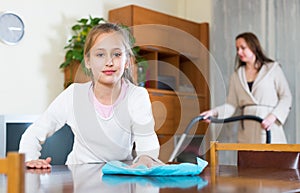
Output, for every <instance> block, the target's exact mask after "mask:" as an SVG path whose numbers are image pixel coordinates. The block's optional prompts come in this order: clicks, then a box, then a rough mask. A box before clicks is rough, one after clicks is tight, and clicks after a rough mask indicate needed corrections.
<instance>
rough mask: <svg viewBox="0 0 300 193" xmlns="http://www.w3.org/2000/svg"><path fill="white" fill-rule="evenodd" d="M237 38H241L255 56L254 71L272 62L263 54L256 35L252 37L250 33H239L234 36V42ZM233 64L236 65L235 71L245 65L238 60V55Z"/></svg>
mask: <svg viewBox="0 0 300 193" xmlns="http://www.w3.org/2000/svg"><path fill="white" fill-rule="evenodd" d="M239 38H243V39H244V40H245V42H246V43H247V45H248V47H249V49H250V50H251V51H252V52H253V53H254V54H255V56H256V61H255V64H256V65H255V68H256V69H258V70H260V69H261V67H262V65H264V64H265V63H268V62H274V60H272V59H270V58H268V57H267V56H266V55H265V54H264V52H263V49H262V47H261V45H260V42H259V40H258V38H257V37H256V35H254V34H253V33H251V32H245V33H241V34H239V35H238V36H236V38H235V40H237V39H239ZM235 63H236V69H238V68H239V67H241V66H244V65H246V63H245V62H242V61H241V60H240V58H239V57H238V54H236V57H235Z"/></svg>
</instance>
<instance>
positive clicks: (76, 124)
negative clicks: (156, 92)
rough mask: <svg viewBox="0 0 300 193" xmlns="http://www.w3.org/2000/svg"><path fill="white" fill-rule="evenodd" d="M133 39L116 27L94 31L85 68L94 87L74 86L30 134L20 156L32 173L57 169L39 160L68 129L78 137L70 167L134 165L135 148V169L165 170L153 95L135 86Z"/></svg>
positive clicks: (22, 143) (102, 26)
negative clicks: (122, 162)
mask: <svg viewBox="0 0 300 193" xmlns="http://www.w3.org/2000/svg"><path fill="white" fill-rule="evenodd" d="M129 35H130V34H129V33H128V31H127V30H125V29H123V28H121V27H120V26H118V25H116V24H112V23H105V24H100V25H98V26H96V27H94V28H93V29H91V31H90V32H89V34H88V36H87V39H86V42H85V47H84V62H85V66H86V67H87V68H88V69H89V71H90V75H91V77H92V81H91V82H88V83H73V84H72V85H70V86H69V87H68V88H67V89H66V90H64V91H63V92H62V93H61V94H60V95H59V96H58V97H57V98H56V99H55V100H54V101H53V102H52V103H51V104H50V106H49V107H48V109H47V110H46V111H45V112H44V113H43V114H42V116H41V117H40V118H39V119H38V120H37V121H36V122H35V123H33V124H32V125H31V126H29V128H28V129H27V130H26V131H25V133H24V134H23V136H22V139H21V141H20V149H19V152H20V153H25V155H26V166H27V167H30V168H50V167H51V165H50V163H51V158H50V157H48V158H46V159H39V156H40V155H41V154H40V150H41V144H42V143H43V142H44V141H45V140H46V138H47V137H49V136H51V135H52V134H53V133H55V132H56V131H57V130H59V129H60V128H61V127H62V126H63V125H64V124H68V125H69V126H70V127H71V129H72V132H73V133H74V145H73V150H72V151H71V152H70V154H69V155H68V158H67V161H66V164H82V163H95V162H107V161H111V160H131V159H133V154H132V150H133V146H134V143H135V151H136V155H137V156H136V159H135V160H134V165H133V166H132V167H135V166H136V165H139V164H144V165H147V166H148V167H151V165H153V164H161V162H160V161H159V160H157V158H158V153H159V142H158V138H157V135H156V133H155V131H154V119H153V115H152V109H151V102H150V99H149V95H148V92H147V90H146V89H144V88H142V87H137V86H135V85H134V84H133V83H132V82H131V81H132V78H131V74H130V67H131V61H132V60H131V59H132V56H133V54H132V50H131V45H130V36H129Z"/></svg>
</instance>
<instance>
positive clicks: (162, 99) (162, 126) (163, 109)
mask: <svg viewBox="0 0 300 193" xmlns="http://www.w3.org/2000/svg"><path fill="white" fill-rule="evenodd" d="M149 96H150V100H151V102H152V111H153V116H154V120H155V131H156V133H157V134H174V116H175V115H174V114H175V113H174V111H176V110H174V96H173V95H168V94H162V93H159V92H150V93H149Z"/></svg>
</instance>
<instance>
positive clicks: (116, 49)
mask: <svg viewBox="0 0 300 193" xmlns="http://www.w3.org/2000/svg"><path fill="white" fill-rule="evenodd" d="M126 53H127V52H126V50H125V46H124V44H123V42H122V36H121V35H120V34H118V33H114V32H111V33H103V34H101V35H100V36H99V37H98V38H97V39H96V41H95V44H94V45H93V47H92V48H91V49H90V52H89V57H87V58H86V61H85V62H86V67H87V68H89V69H91V70H92V73H93V76H94V81H95V83H100V84H106V85H114V84H116V83H118V82H119V81H120V80H121V77H122V75H123V73H124V70H125V68H127V67H128V62H127V56H126V55H127V54H126Z"/></svg>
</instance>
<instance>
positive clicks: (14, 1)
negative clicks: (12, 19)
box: [0, 0, 210, 114]
mask: <svg viewBox="0 0 300 193" xmlns="http://www.w3.org/2000/svg"><path fill="white" fill-rule="evenodd" d="M209 2H210V0H200V1H197V0H151V1H149V0H130V1H123V0H114V1H111V0H101V1H99V0H89V1H72V0H64V1H61V0H52V1H39V0H27V1H21V0H9V1H0V12H2V11H12V12H14V13H17V14H18V15H19V16H21V17H22V18H23V20H24V23H25V30H26V31H25V36H24V38H23V40H22V41H21V42H20V43H19V44H18V45H15V46H8V45H6V44H4V43H2V42H0V59H1V61H0V65H1V70H0V82H1V83H0V85H1V86H0V114H39V113H41V112H43V111H44V110H45V109H46V107H47V106H48V105H49V104H50V102H51V101H52V100H53V99H54V98H55V97H56V96H57V95H58V94H59V93H60V92H61V91H62V90H63V79H64V74H63V72H62V71H61V70H60V69H59V65H60V64H61V63H62V62H63V59H64V54H65V52H64V49H63V47H64V46H65V44H66V42H67V39H68V38H69V36H70V27H71V26H72V25H73V24H74V23H75V22H76V20H77V19H79V18H82V17H88V15H92V16H94V17H96V16H97V17H104V18H108V10H110V9H114V8H117V7H122V6H125V5H128V4H136V5H140V6H143V7H146V8H150V9H154V10H157V11H160V12H163V13H167V14H170V15H174V16H180V17H186V18H189V19H191V20H194V21H201V22H202V21H205V20H206V21H207V20H209V18H210V15H209V14H210V13H206V12H205V11H207V10H210V8H207V7H203V5H205V6H209ZM197 7H198V8H197ZM201 10H203V11H201Z"/></svg>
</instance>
